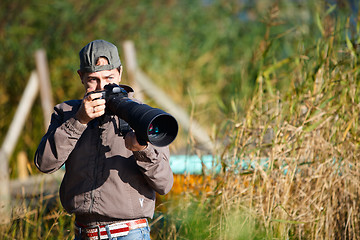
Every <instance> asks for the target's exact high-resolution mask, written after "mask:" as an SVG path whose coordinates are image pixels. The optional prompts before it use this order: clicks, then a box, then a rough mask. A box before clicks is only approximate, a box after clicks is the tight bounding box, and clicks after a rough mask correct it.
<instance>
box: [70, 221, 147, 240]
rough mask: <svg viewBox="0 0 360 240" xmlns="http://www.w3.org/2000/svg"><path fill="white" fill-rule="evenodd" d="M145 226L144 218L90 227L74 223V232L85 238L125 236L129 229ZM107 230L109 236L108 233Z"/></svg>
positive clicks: (93, 239)
mask: <svg viewBox="0 0 360 240" xmlns="http://www.w3.org/2000/svg"><path fill="white" fill-rule="evenodd" d="M146 226H147V220H146V219H145V218H143V219H138V220H130V221H121V222H116V223H112V224H109V225H97V226H91V227H85V226H81V224H75V232H76V233H77V235H78V236H81V238H82V239H83V238H84V239H87V240H98V239H108V238H110V237H111V238H113V237H121V236H126V235H127V234H128V233H129V231H130V230H133V229H137V228H143V227H146ZM108 231H109V233H110V236H109V235H108Z"/></svg>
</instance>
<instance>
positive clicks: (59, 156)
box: [34, 103, 86, 173]
mask: <svg viewBox="0 0 360 240" xmlns="http://www.w3.org/2000/svg"><path fill="white" fill-rule="evenodd" d="M66 106H67V107H70V106H69V105H66V104H64V103H63V104H60V105H57V106H55V108H54V109H55V111H54V113H53V114H52V116H51V123H50V126H49V129H48V131H47V133H46V134H45V135H44V136H43V138H42V139H41V142H40V144H39V146H38V149H37V151H36V153H35V158H34V162H35V165H36V167H37V168H38V169H39V170H40V171H41V172H44V173H52V172H55V171H57V170H58V169H59V168H61V166H62V165H63V164H64V163H65V161H66V160H67V158H68V157H69V155H70V153H71V152H72V150H73V149H74V147H75V145H76V143H77V141H78V139H79V138H80V137H81V135H82V133H83V132H84V130H85V129H86V125H83V124H81V123H80V122H79V121H78V120H76V119H75V118H74V116H75V114H74V112H73V111H69V112H68V114H66V115H68V116H65V114H64V107H66ZM70 109H71V110H73V109H72V108H70Z"/></svg>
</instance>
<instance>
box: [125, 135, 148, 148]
mask: <svg viewBox="0 0 360 240" xmlns="http://www.w3.org/2000/svg"><path fill="white" fill-rule="evenodd" d="M125 147H126V148H127V149H129V150H130V151H133V152H136V151H142V150H144V149H145V148H147V145H140V144H139V142H138V141H137V139H136V135H135V133H134V132H132V131H131V132H128V133H127V134H126V135H125Z"/></svg>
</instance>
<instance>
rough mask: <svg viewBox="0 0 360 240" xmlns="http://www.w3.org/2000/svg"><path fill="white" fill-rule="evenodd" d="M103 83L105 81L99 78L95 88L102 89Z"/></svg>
mask: <svg viewBox="0 0 360 240" xmlns="http://www.w3.org/2000/svg"><path fill="white" fill-rule="evenodd" d="M105 85H106V81H102V80H99V81H98V82H97V84H96V90H104V86H105Z"/></svg>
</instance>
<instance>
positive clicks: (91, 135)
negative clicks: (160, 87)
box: [35, 40, 173, 239]
mask: <svg viewBox="0 0 360 240" xmlns="http://www.w3.org/2000/svg"><path fill="white" fill-rule="evenodd" d="M79 56H80V69H79V70H78V74H79V76H80V79H81V82H82V84H83V85H84V87H85V90H86V94H85V97H84V98H83V99H82V100H70V101H66V102H63V103H61V104H59V105H57V106H55V112H54V113H53V115H52V118H51V124H50V126H49V129H48V131H47V133H46V134H45V136H44V137H43V138H42V140H41V142H40V144H39V147H38V150H37V152H36V155H35V165H36V166H37V167H38V169H39V170H40V171H42V172H44V173H52V172H55V171H57V170H58V169H60V168H61V167H62V166H63V165H64V164H65V170H66V172H65V175H64V179H63V181H62V183H61V186H60V200H61V203H62V205H63V207H64V208H65V210H66V211H67V212H69V213H74V214H75V217H76V219H75V221H76V227H75V239H150V233H149V231H150V229H149V227H148V223H147V218H152V217H153V214H154V208H155V192H158V193H159V194H166V193H168V192H169V191H170V189H171V187H172V184H173V174H172V171H171V168H170V165H169V149H168V147H156V146H154V145H152V144H150V143H149V142H148V143H143V142H141V144H140V143H139V142H138V139H137V137H136V135H135V133H134V132H133V130H132V129H131V128H130V127H129V125H128V124H127V123H126V122H125V121H124V120H122V119H120V118H119V117H118V116H116V115H111V114H107V113H105V111H106V105H105V104H106V100H105V99H102V98H101V93H98V92H95V93H93V92H94V91H98V90H104V86H106V85H108V84H112V83H115V84H119V83H120V81H121V74H122V66H121V62H120V59H119V54H118V50H117V48H116V46H115V45H113V44H111V43H109V42H107V41H104V40H95V41H92V42H90V43H89V44H87V45H86V46H85V47H84V48H83V49H82V50H81V51H80V53H79ZM120 86H121V87H122V88H123V89H125V90H126V92H127V94H128V96H129V98H131V96H132V95H133V90H132V89H131V87H129V86H125V85H120Z"/></svg>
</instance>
